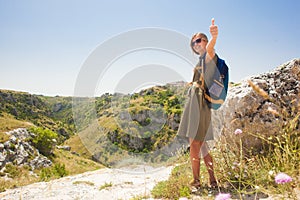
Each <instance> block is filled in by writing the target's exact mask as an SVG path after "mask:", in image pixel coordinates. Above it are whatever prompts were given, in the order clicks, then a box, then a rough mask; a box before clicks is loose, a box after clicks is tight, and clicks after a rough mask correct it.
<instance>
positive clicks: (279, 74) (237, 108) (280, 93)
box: [214, 59, 300, 147]
mask: <svg viewBox="0 0 300 200" xmlns="http://www.w3.org/2000/svg"><path fill="white" fill-rule="evenodd" d="M249 80H250V81H251V83H253V84H254V85H256V86H259V88H257V90H260V91H258V92H260V93H261V94H258V93H257V91H255V90H254V89H253V88H252V87H251V86H250V85H249ZM299 105H300V59H294V60H292V61H290V62H287V63H285V64H283V65H281V66H279V67H277V68H276V69H275V70H273V71H271V72H267V73H264V74H260V75H257V76H252V77H249V78H247V79H244V80H243V81H242V82H241V83H240V84H237V85H234V86H232V87H230V88H229V91H228V96H227V99H226V101H225V103H224V105H222V107H221V108H220V109H219V110H217V111H216V112H214V120H215V121H214V126H215V128H216V130H218V131H217V132H218V133H223V134H225V135H230V134H233V133H234V131H235V130H236V129H241V130H243V132H248V133H249V132H251V133H255V134H261V135H265V136H266V135H274V134H278V133H279V132H280V131H281V130H282V125H284V124H285V123H286V122H287V121H289V120H290V119H292V118H294V117H295V116H296V114H297V113H298V112H299ZM298 127H299V120H298ZM244 143H245V145H246V146H247V145H248V146H249V147H250V146H253V145H254V146H255V145H257V143H256V142H255V141H253V139H252V140H251V139H249V138H248V139H247V140H245V141H244Z"/></svg>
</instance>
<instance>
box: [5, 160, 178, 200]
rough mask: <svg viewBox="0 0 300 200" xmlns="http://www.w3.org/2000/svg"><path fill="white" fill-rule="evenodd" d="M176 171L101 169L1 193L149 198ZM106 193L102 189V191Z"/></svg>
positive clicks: (19, 196) (40, 196)
mask: <svg viewBox="0 0 300 200" xmlns="http://www.w3.org/2000/svg"><path fill="white" fill-rule="evenodd" d="M171 170H172V167H160V168H156V169H154V168H149V167H144V166H138V167H132V168H127V169H122V170H120V169H108V168H105V169H100V170H96V171H92V172H86V173H83V174H79V175H74V176H68V177H63V178H60V179H56V180H53V181H49V182H38V183H34V184H31V185H27V186H23V187H20V188H16V189H10V190H7V191H5V192H3V193H0V199H1V200H12V199H13V200H15V199H26V200H27V199H30V200H31V199H33V200H40V199H45V200H46V199H47V200H50V199H51V200H52V199H53V200H54V199H55V200H59V199H63V200H67V199H78V200H79V199H80V200H81V199H88V200H93V199H97V200H98V199H99V200H102V199H103V200H106V199H107V200H108V199H122V200H125V199H130V198H132V197H137V196H139V197H141V196H147V195H149V194H150V191H151V190H152V188H153V187H154V186H155V185H156V184H157V182H159V181H162V180H166V179H168V177H169V175H170V173H171ZM101 187H102V188H103V189H100V188H101Z"/></svg>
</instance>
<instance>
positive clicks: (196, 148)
mask: <svg viewBox="0 0 300 200" xmlns="http://www.w3.org/2000/svg"><path fill="white" fill-rule="evenodd" d="M201 145H202V142H201V141H197V140H193V139H190V159H191V163H192V171H193V177H194V181H198V182H199V174H200V158H199V153H200V147H201ZM199 184H200V183H199Z"/></svg>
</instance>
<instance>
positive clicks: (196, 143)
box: [178, 19, 218, 188]
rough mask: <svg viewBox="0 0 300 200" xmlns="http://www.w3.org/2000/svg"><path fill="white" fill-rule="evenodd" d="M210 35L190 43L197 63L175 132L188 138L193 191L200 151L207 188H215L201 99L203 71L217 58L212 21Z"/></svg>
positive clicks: (205, 108)
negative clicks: (208, 184)
mask: <svg viewBox="0 0 300 200" xmlns="http://www.w3.org/2000/svg"><path fill="white" fill-rule="evenodd" d="M210 34H211V37H212V38H211V39H210V41H208V39H207V36H206V35H205V34H203V33H196V34H195V35H193V37H192V39H191V43H190V45H191V48H192V50H193V52H194V53H196V54H198V55H199V59H200V60H199V63H198V64H197V65H196V67H195V68H194V76H193V82H192V83H191V87H190V89H189V92H188V93H189V98H188V101H187V103H186V105H185V108H184V111H183V116H182V119H181V123H180V126H179V129H178V135H179V136H185V137H188V138H189V144H190V160H191V164H192V172H193V180H192V182H191V183H190V184H191V186H193V187H196V188H199V187H200V180H199V173H200V157H199V154H200V149H201V153H202V156H203V158H204V162H205V165H206V168H207V170H208V173H209V179H210V185H211V187H217V181H216V178H215V176H214V169H213V160H212V157H211V155H210V154H209V152H208V147H207V144H206V141H207V140H212V139H213V133H212V128H211V110H210V107H209V103H208V102H207V100H206V99H205V97H204V88H205V82H206V79H207V78H208V77H206V74H205V73H202V70H204V72H206V71H208V70H205V69H209V68H210V67H213V66H215V65H216V61H217V58H218V57H217V55H216V53H215V50H214V46H215V44H216V40H217V37H218V27H217V26H216V25H215V24H214V19H212V24H211V26H210ZM204 74H205V75H204Z"/></svg>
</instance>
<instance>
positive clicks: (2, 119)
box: [0, 113, 34, 142]
mask: <svg viewBox="0 0 300 200" xmlns="http://www.w3.org/2000/svg"><path fill="white" fill-rule="evenodd" d="M31 126H34V125H33V124H32V123H29V122H25V121H21V120H17V119H15V118H14V117H13V116H12V115H10V114H7V113H2V116H0V142H5V141H7V140H8V139H9V136H8V135H7V134H6V133H5V132H8V131H11V130H14V129H16V128H28V127H31Z"/></svg>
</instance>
